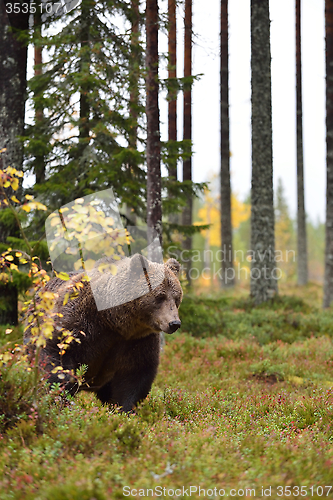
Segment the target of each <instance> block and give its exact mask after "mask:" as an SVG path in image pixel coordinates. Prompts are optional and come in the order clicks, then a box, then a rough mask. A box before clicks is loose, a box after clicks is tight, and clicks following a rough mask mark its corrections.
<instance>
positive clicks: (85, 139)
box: [79, 0, 91, 155]
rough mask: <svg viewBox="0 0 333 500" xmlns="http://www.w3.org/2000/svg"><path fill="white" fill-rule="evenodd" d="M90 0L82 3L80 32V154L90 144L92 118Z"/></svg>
mask: <svg viewBox="0 0 333 500" xmlns="http://www.w3.org/2000/svg"><path fill="white" fill-rule="evenodd" d="M90 9H91V5H90V1H89V0H82V3H81V18H80V24H81V33H80V44H81V60H80V72H81V81H82V83H81V89H80V125H79V143H80V148H79V154H80V155H81V154H82V153H83V150H84V149H85V147H86V146H87V145H88V144H89V132H90V126H89V118H90V102H89V90H90V89H89V85H87V83H86V82H85V80H86V75H87V76H88V75H89V72H90V47H89V38H90Z"/></svg>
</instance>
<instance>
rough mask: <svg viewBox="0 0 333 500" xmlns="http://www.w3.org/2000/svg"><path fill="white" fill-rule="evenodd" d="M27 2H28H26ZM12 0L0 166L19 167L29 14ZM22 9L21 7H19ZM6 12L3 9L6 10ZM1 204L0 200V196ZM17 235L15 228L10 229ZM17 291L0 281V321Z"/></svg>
mask: <svg viewBox="0 0 333 500" xmlns="http://www.w3.org/2000/svg"><path fill="white" fill-rule="evenodd" d="M27 3H29V1H28V2H27ZM13 8H14V1H4V0H1V3H0V68H1V70H0V150H1V149H3V148H6V151H5V152H4V153H2V154H1V156H0V168H5V167H7V166H9V165H10V166H12V167H15V168H17V169H19V170H20V169H21V168H22V163H23V148H22V143H21V142H20V140H19V139H18V136H22V135H23V132H24V111H25V99H26V87H27V77H26V69H27V46H26V44H25V43H24V42H22V41H21V40H19V36H18V35H19V34H20V32H22V31H27V30H28V26H29V14H24V13H23V12H22V11H20V12H19V13H17V14H15V13H14V12H12V13H8V12H9V11H10V10H12V11H13ZM22 10H23V9H22ZM6 11H7V12H6ZM0 203H1V199H0ZM11 235H12V236H18V234H17V230H16V229H15V230H13V232H11ZM7 236H8V228H7V227H5V226H3V224H2V223H1V224H0V242H1V243H5V242H6V239H7ZM17 302H18V292H17V288H16V286H14V285H13V284H12V283H8V284H4V283H2V282H0V324H12V325H13V324H16V323H17V322H18V310H17Z"/></svg>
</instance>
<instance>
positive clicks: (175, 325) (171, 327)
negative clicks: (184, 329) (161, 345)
mask: <svg viewBox="0 0 333 500" xmlns="http://www.w3.org/2000/svg"><path fill="white" fill-rule="evenodd" d="M181 324H182V322H181V321H179V320H177V321H170V323H169V331H168V333H175V331H177V330H178V328H180V326H181Z"/></svg>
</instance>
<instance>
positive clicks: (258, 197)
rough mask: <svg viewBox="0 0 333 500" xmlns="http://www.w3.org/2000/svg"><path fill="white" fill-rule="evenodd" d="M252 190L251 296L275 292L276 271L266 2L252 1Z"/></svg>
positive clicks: (259, 299) (259, 298) (258, 299)
mask: <svg viewBox="0 0 333 500" xmlns="http://www.w3.org/2000/svg"><path fill="white" fill-rule="evenodd" d="M251 74H252V78H251V87H252V190H251V250H252V266H251V296H252V297H253V298H254V301H255V303H257V304H259V303H261V302H264V301H266V300H268V299H269V298H271V297H272V296H273V295H274V294H275V293H276V292H277V288H278V287H277V280H276V278H277V275H276V270H275V239H274V202H273V154H272V100H271V51H270V20H269V0H251Z"/></svg>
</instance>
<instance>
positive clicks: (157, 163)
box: [146, 0, 162, 243]
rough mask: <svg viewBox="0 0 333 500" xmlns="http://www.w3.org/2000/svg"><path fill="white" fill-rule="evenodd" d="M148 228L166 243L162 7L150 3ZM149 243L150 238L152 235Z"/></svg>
mask: <svg viewBox="0 0 333 500" xmlns="http://www.w3.org/2000/svg"><path fill="white" fill-rule="evenodd" d="M146 67H147V76H146V115H147V150H146V155H147V225H148V228H152V229H153V230H155V231H156V233H157V234H158V236H159V238H160V241H161V243H162V202H161V141H160V113H159V107H158V5H157V0H147V2H146ZM148 238H149V242H150V235H149V234H148Z"/></svg>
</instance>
